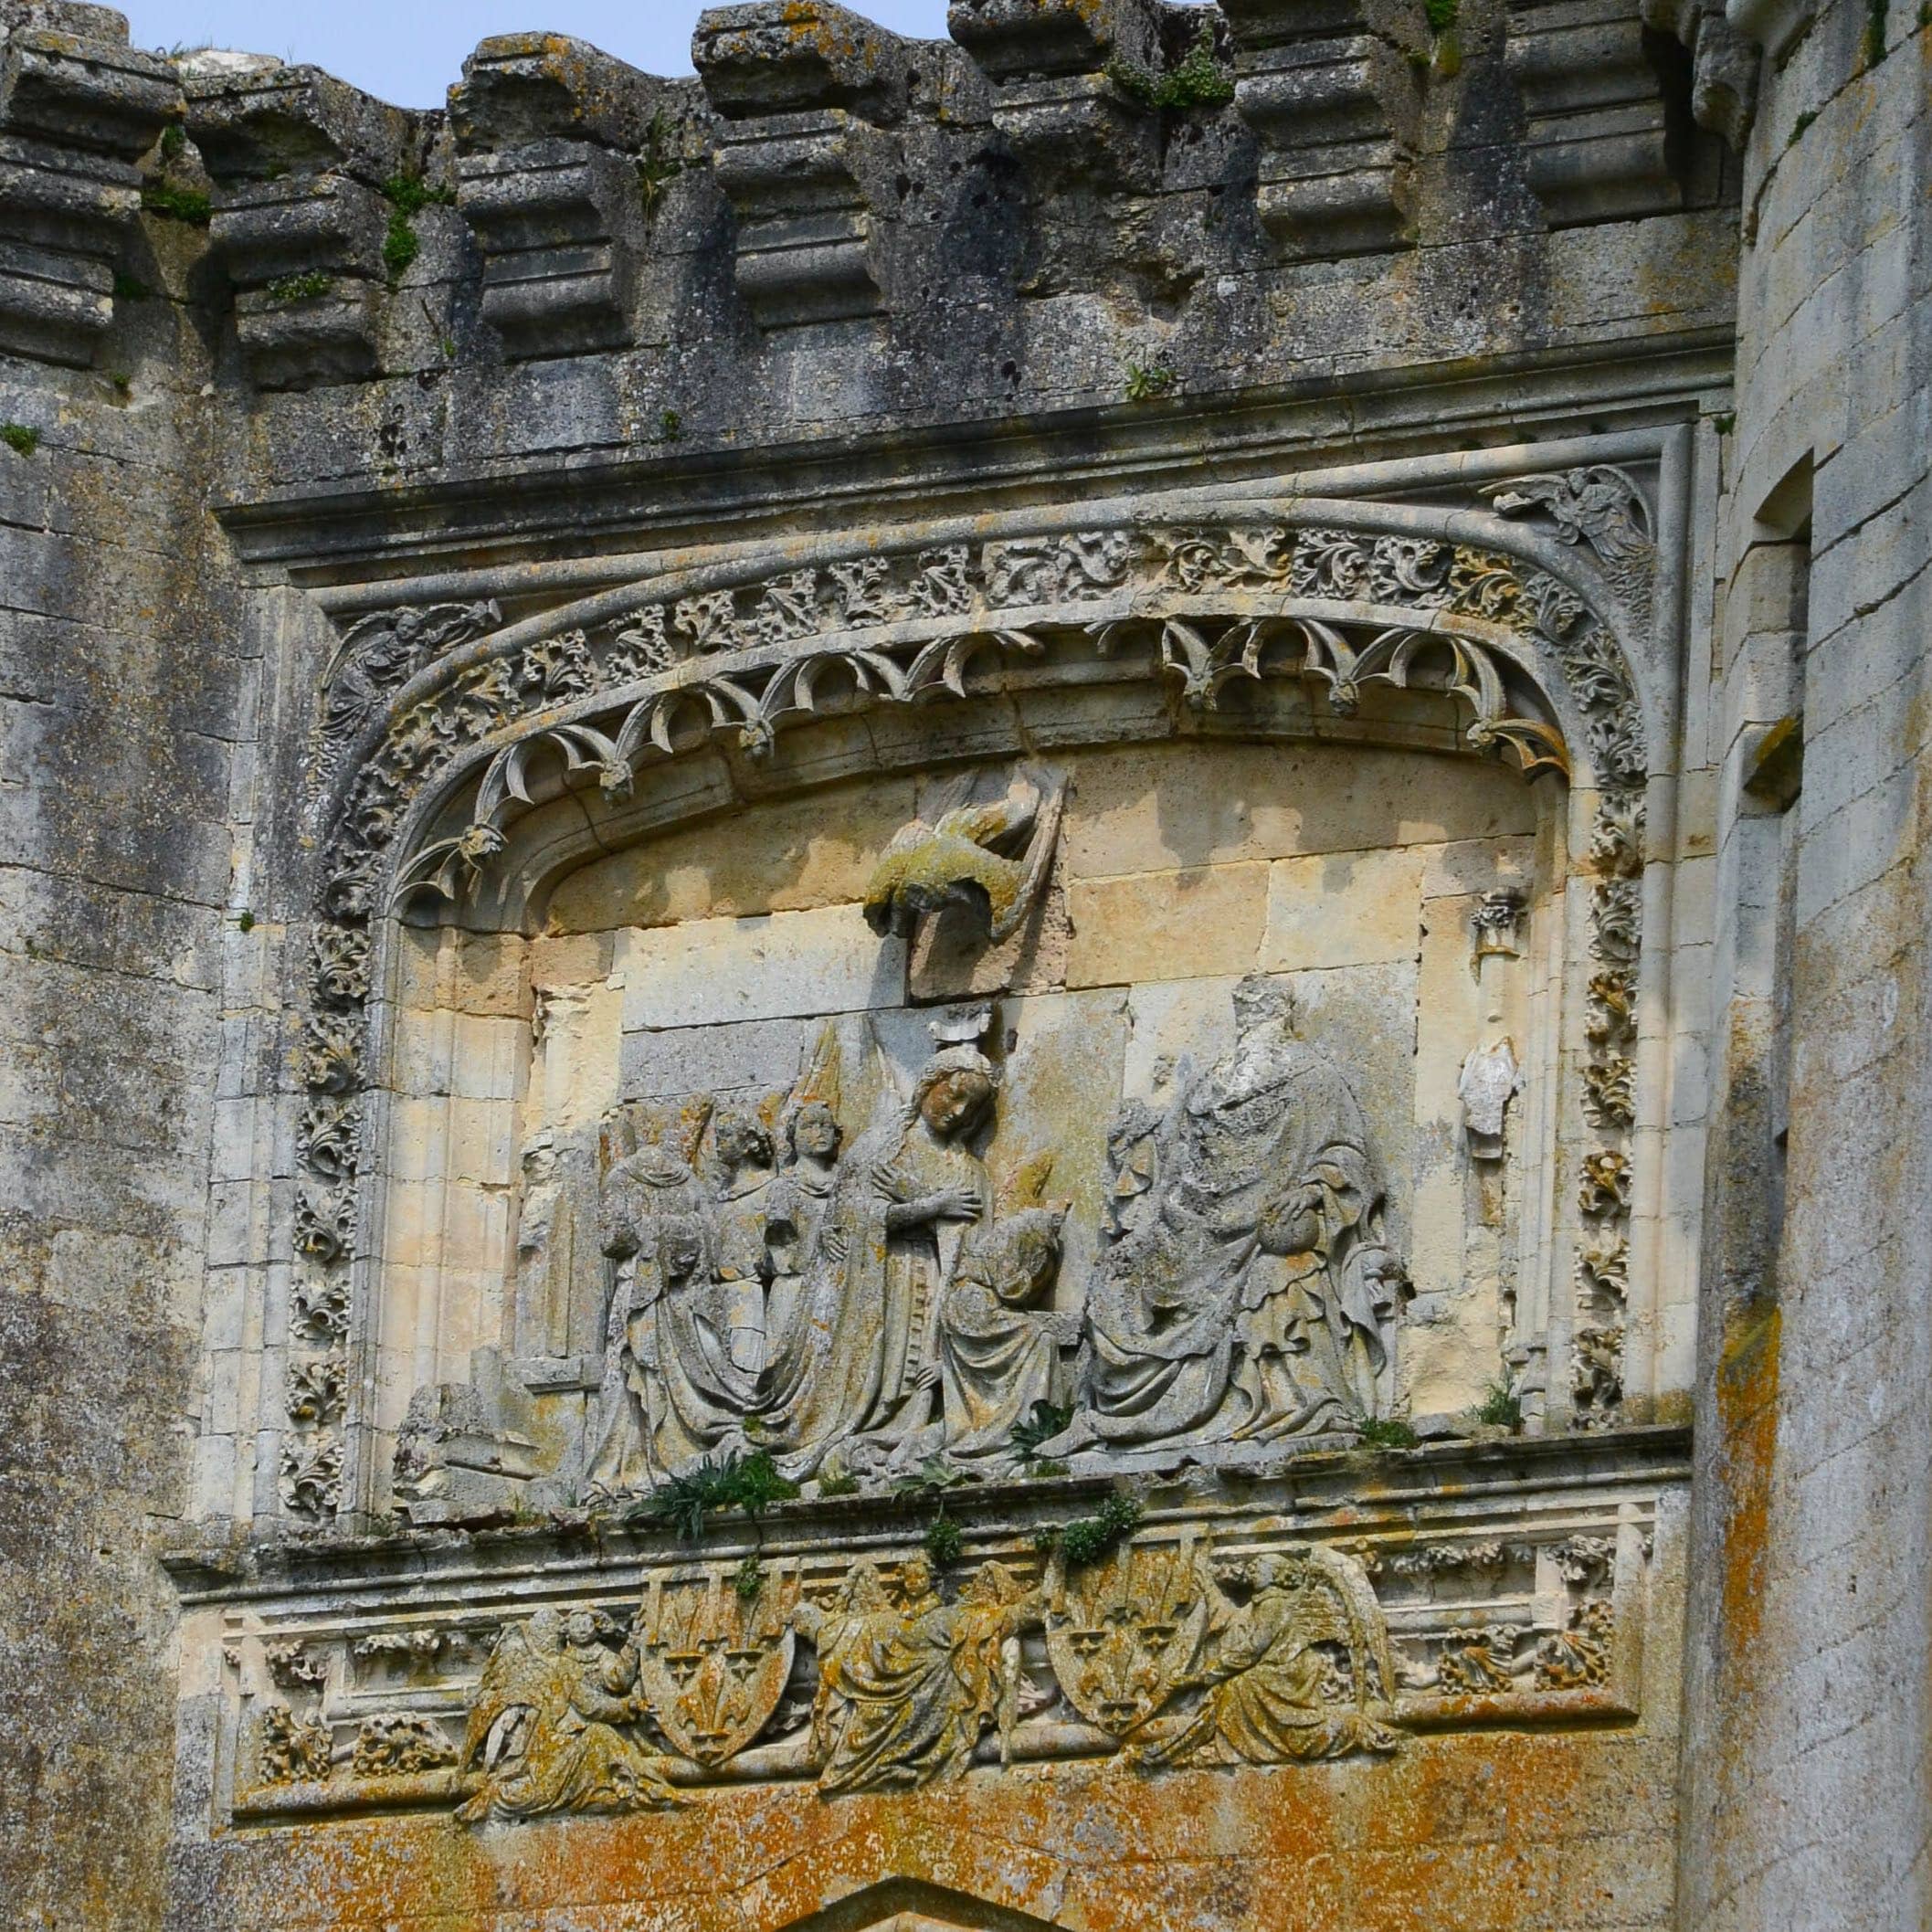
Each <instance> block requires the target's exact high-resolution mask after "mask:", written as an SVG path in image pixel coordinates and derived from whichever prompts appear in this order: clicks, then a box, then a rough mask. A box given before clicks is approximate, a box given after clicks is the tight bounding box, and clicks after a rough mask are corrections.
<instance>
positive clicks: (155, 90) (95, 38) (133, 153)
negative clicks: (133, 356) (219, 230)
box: [0, 5, 181, 368]
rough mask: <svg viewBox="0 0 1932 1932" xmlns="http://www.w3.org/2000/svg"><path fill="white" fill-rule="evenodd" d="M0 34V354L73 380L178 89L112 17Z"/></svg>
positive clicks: (27, 25) (24, 23)
mask: <svg viewBox="0 0 1932 1932" xmlns="http://www.w3.org/2000/svg"><path fill="white" fill-rule="evenodd" d="M0 29H5V34H4V38H0V349H5V350H7V351H10V352H11V353H13V354H16V355H25V356H30V357H33V358H34V359H35V360H37V361H39V362H48V363H61V364H67V365H69V366H70V367H74V368H85V367H86V366H87V365H88V364H90V363H91V362H92V361H93V359H94V352H95V348H96V345H97V344H98V343H99V342H100V338H101V336H102V335H103V334H104V333H106V331H107V328H108V325H109V324H110V323H111V322H112V321H113V318H114V267H115V264H116V262H117V261H118V260H119V259H120V257H121V248H122V247H123V245H124V243H125V241H126V239H127V236H128V233H129V231H130V229H131V228H132V227H133V225H134V221H135V218H136V216H138V215H139V213H140V209H141V176H140V174H139V172H138V171H137V169H136V166H135V164H136V163H137V162H138V161H139V160H140V159H141V157H142V156H143V154H145V153H147V151H148V150H149V149H150V148H152V147H153V144H154V143H155V140H156V139H157V138H158V137H159V135H160V133H161V131H162V129H163V127H164V126H165V125H166V124H167V123H168V122H169V121H174V120H175V119H176V118H177V117H178V116H179V114H180V112H181V90H180V87H179V85H178V83H177V82H176V80H175V78H174V69H173V68H171V67H170V66H169V65H168V63H167V62H166V61H165V60H164V59H162V58H160V57H159V56H158V55H154V54H144V53H137V52H135V51H134V50H133V49H132V48H130V47H129V46H128V44H127V37H128V29H127V22H126V21H125V20H124V19H122V18H121V16H120V15H119V14H117V13H115V12H114V11H113V10H112V9H111V8H109V7H104V6H79V5H61V6H29V7H25V8H18V7H14V8H7V9H4V10H0Z"/></svg>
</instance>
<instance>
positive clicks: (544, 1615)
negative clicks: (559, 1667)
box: [524, 1604, 564, 1656]
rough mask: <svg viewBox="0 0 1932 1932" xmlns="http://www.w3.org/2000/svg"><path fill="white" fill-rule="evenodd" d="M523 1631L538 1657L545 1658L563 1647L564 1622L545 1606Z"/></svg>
mask: <svg viewBox="0 0 1932 1932" xmlns="http://www.w3.org/2000/svg"><path fill="white" fill-rule="evenodd" d="M524 1631H525V1634H526V1636H527V1637H528V1639H529V1641H530V1644H531V1647H532V1649H533V1650H534V1651H536V1652H537V1653H538V1654H539V1655H540V1656H547V1655H548V1654H549V1653H550V1652H552V1651H556V1650H561V1649H562V1648H563V1646H564V1620H563V1618H562V1616H560V1615H559V1614H558V1612H557V1611H555V1610H552V1609H551V1608H550V1607H549V1606H548V1605H547V1604H546V1605H545V1606H544V1608H543V1609H542V1610H538V1611H537V1612H536V1613H535V1614H534V1615H533V1617H532V1618H531V1620H530V1621H529V1623H528V1624H526V1625H525V1626H524Z"/></svg>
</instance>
